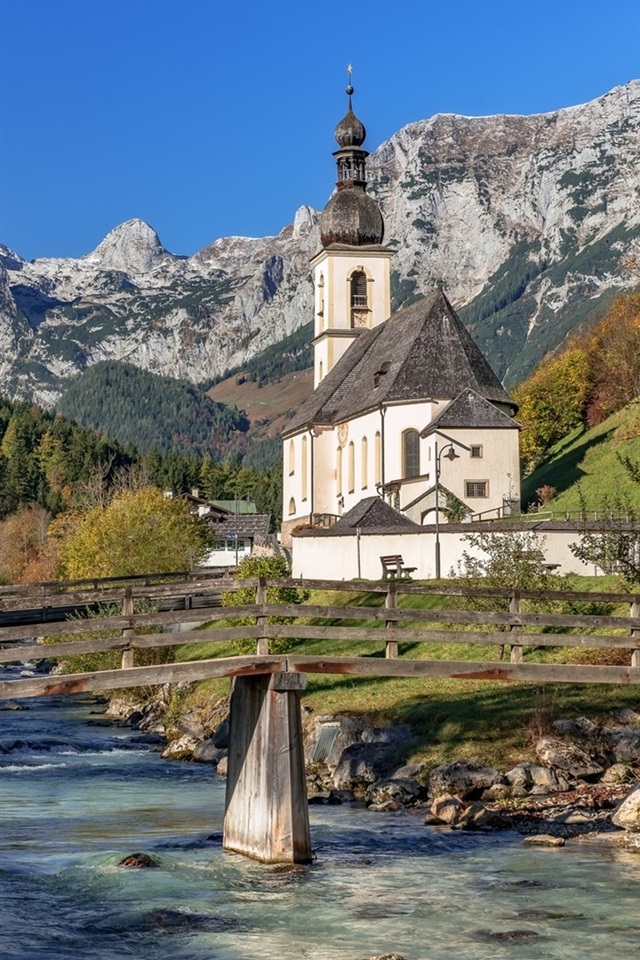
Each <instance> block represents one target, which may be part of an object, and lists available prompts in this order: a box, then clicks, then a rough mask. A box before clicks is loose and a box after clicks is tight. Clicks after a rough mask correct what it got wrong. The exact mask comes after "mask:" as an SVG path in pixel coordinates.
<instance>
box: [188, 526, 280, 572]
mask: <svg viewBox="0 0 640 960" xmlns="http://www.w3.org/2000/svg"><path fill="white" fill-rule="evenodd" d="M270 522H271V515H270V514H268V513H245V514H242V513H237V514H236V513H232V514H228V515H227V516H224V517H218V518H216V519H212V520H211V525H212V527H213V533H214V537H215V539H214V543H213V546H212V547H211V550H210V551H209V553H208V554H207V556H206V558H205V560H204V561H203V563H202V566H204V567H237V566H238V564H239V563H240V562H241V561H242V560H244V558H245V557H250V556H251V554H252V553H253V552H254V548H255V547H256V546H261V547H262V546H264V545H265V544H266V543H267V542H268V540H269V524H270Z"/></svg>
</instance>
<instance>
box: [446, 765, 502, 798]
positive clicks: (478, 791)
mask: <svg viewBox="0 0 640 960" xmlns="http://www.w3.org/2000/svg"><path fill="white" fill-rule="evenodd" d="M504 782H505V781H504V777H503V776H502V774H501V773H500V772H499V771H498V770H495V769H494V768H493V767H486V766H484V765H483V764H481V763H477V762H476V761H475V760H466V761H465V760H456V761H454V763H441V764H440V766H438V767H436V768H435V770H434V771H433V773H432V774H431V776H430V777H429V783H428V791H429V796H430V797H439V796H442V794H445V793H450V794H453V795H454V796H456V797H460V799H461V800H476V799H478V798H479V797H480V796H481V795H482V792H483V791H484V790H487V789H488V788H489V787H492V786H494V784H496V783H504Z"/></svg>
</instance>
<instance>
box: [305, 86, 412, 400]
mask: <svg viewBox="0 0 640 960" xmlns="http://www.w3.org/2000/svg"><path fill="white" fill-rule="evenodd" d="M353 92H354V91H353V87H352V86H351V68H349V84H348V86H347V89H346V93H347V97H348V109H347V113H346V115H345V117H344V118H343V119H342V120H341V121H340V123H339V124H338V126H337V127H336V132H335V138H336V141H337V143H338V149H337V150H336V151H335V153H334V154H333V155H334V157H335V158H336V163H337V167H338V179H337V182H336V188H337V189H336V192H335V193H334V194H333V196H332V197H331V199H330V200H329V202H328V204H327V205H326V207H325V208H324V210H323V211H322V214H321V216H320V236H321V241H322V250H321V251H320V252H319V253H317V254H316V256H315V257H314V258H313V259H312V261H311V267H312V269H313V273H314V285H315V310H314V314H315V317H314V319H315V324H314V339H313V348H314V388H315V387H317V386H318V384H320V383H321V382H322V380H323V379H324V378H325V377H326V375H327V374H328V373H329V371H330V370H331V369H332V368H333V367H334V366H335V364H336V363H337V362H338V360H339V359H340V357H342V355H343V354H344V353H345V351H346V350H347V348H348V347H349V346H350V345H351V344H352V343H353V341H354V340H355V339H356V338H357V337H358V335H359V333H360V332H361V331H362V330H365V329H370V328H371V327H375V326H377V325H378V324H379V323H383V322H384V321H385V320H387V319H388V317H389V315H390V313H391V284H390V269H389V261H390V259H391V257H392V256H393V251H392V250H390V249H389V248H388V247H385V246H383V245H382V240H383V236H384V223H383V220H382V214H381V213H380V210H379V209H378V205H377V203H376V202H375V200H374V199H373V198H372V197H370V196H369V195H368V193H367V192H366V191H367V172H366V159H367V157H368V156H369V154H368V152H367V151H366V150H364V149H363V148H362V144H363V143H364V140H365V137H366V130H365V128H364V126H363V124H362V123H361V122H360V120H358V118H357V117H356V115H355V114H354V112H353V109H352V105H351V98H352V95H353Z"/></svg>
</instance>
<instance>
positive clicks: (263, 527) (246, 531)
mask: <svg viewBox="0 0 640 960" xmlns="http://www.w3.org/2000/svg"><path fill="white" fill-rule="evenodd" d="M205 519H206V517H205ZM270 520H271V514H269V513H244V514H243V513H239V514H238V516H237V518H236V516H235V514H232V515H231V516H229V517H225V518H224V519H221V520H217V519H216V520H214V521H213V522H212V524H211V525H212V527H213V529H214V532H215V534H216V536H217V537H233V536H235V534H236V533H237V534H238V537H246V538H247V539H255V538H256V537H257V536H263V537H264V536H266V535H267V534H268V532H269V521H270Z"/></svg>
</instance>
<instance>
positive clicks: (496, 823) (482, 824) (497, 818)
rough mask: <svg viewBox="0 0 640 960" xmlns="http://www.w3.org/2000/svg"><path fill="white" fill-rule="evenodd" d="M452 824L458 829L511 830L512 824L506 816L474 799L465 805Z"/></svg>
mask: <svg viewBox="0 0 640 960" xmlns="http://www.w3.org/2000/svg"><path fill="white" fill-rule="evenodd" d="M453 826H454V827H455V828H456V829H458V830H511V829H512V827H513V824H512V823H511V820H509V818H508V817H505V816H503V815H502V814H501V813H498V812H497V811H496V810H490V809H489V808H488V807H485V805H484V804H483V803H480V802H479V801H477V800H476V801H474V802H473V803H469V804H467V805H466V807H465V809H464V810H463V811H462V814H461V816H460V817H459V819H458V821H457V822H456V823H455V824H453Z"/></svg>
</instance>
